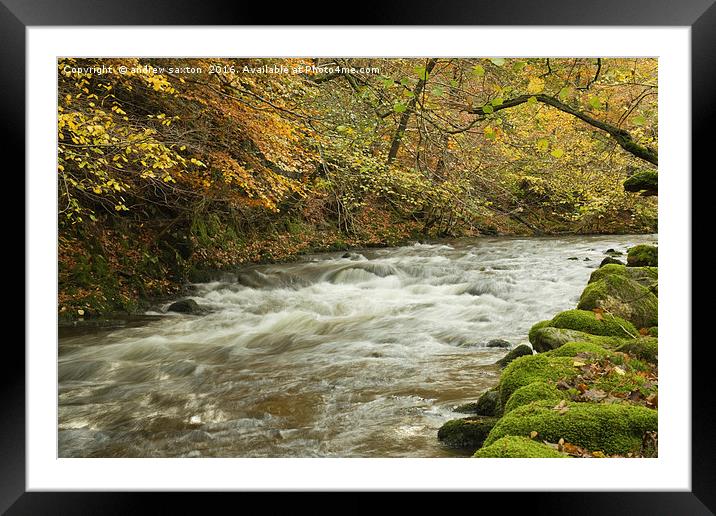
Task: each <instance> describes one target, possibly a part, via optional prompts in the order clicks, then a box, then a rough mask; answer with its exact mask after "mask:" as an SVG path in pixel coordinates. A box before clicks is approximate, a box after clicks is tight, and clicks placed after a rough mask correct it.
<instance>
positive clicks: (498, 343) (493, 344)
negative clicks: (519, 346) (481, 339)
mask: <svg viewBox="0 0 716 516" xmlns="http://www.w3.org/2000/svg"><path fill="white" fill-rule="evenodd" d="M510 346H512V344H510V343H509V342H507V341H506V340H504V339H492V340H490V341H489V342H488V343H487V347H488V348H509V347H510Z"/></svg>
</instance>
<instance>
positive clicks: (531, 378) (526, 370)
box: [499, 354, 577, 406]
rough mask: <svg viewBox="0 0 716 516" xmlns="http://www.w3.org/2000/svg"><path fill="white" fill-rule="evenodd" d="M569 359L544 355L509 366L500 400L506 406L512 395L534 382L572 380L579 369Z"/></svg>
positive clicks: (501, 386)
mask: <svg viewBox="0 0 716 516" xmlns="http://www.w3.org/2000/svg"><path fill="white" fill-rule="evenodd" d="M573 362H574V361H573V360H572V358H569V357H548V356H546V355H544V354H541V355H532V356H527V357H520V358H518V359H516V360H515V361H513V362H512V363H511V364H510V365H508V366H507V367H506V368H505V370H504V372H503V373H502V376H501V377H500V384H499V389H500V400H501V403H502V406H505V404H506V403H507V400H508V399H510V396H512V393H513V392H515V391H516V390H517V389H519V388H520V387H523V386H525V385H529V384H531V383H533V382H549V381H553V382H556V381H558V380H561V379H563V378H571V377H573V376H575V375H576V374H577V369H575V367H574V365H573Z"/></svg>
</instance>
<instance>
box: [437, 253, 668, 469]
mask: <svg viewBox="0 0 716 516" xmlns="http://www.w3.org/2000/svg"><path fill="white" fill-rule="evenodd" d="M628 256H630V257H632V256H638V257H639V258H640V259H642V258H643V259H644V260H645V262H644V263H643V264H642V265H643V266H634V267H631V266H625V265H616V264H605V265H602V267H600V268H599V269H596V270H595V271H594V272H593V273H592V275H591V277H590V280H589V284H588V285H587V287H586V288H585V289H584V292H583V293H582V296H581V298H580V301H579V305H578V307H577V309H575V310H567V311H565V312H561V313H559V314H557V315H555V317H554V318H552V319H551V320H547V321H541V322H538V323H536V324H535V325H534V326H533V327H532V329H531V330H530V332H529V340H530V343H531V344H532V348H533V349H534V350H535V351H536V352H537V353H536V354H533V353H532V351H531V350H530V351H529V352H528V353H526V354H525V355H524V356H520V357H515V358H514V359H512V360H511V361H510V362H509V364H507V365H506V367H505V369H504V371H503V372H502V375H501V377H500V381H499V384H498V385H497V386H496V387H495V388H494V389H492V390H489V391H487V392H486V393H484V394H482V396H481V397H480V398H479V400H478V401H477V402H475V403H471V404H467V405H465V406H464V408H463V410H460V411H461V412H462V411H466V412H470V413H472V414H473V415H472V416H470V417H468V418H463V419H456V420H451V421H448V422H447V423H445V425H443V426H442V427H441V428H440V431H439V432H438V439H440V440H441V441H442V442H443V443H444V444H445V445H446V446H450V447H453V448H463V449H465V450H467V451H468V452H470V453H472V452H474V456H475V457H478V458H485V457H493V458H506V457H542V458H559V457H656V456H657V453H658V432H657V430H658V428H657V425H658V413H657V407H658V374H657V363H658V326H657V321H658V304H657V298H656V295H657V292H658V289H657V285H658V268H657V267H656V265H657V263H658V261H657V248H656V247H654V246H648V245H639V246H635V247H633V248H632V249H630V252H629V255H628ZM646 257H648V258H646ZM631 261H632V260H630V262H631ZM585 300H588V303H587V304H588V305H589V306H588V307H587V306H584V305H585ZM585 308H589V309H585ZM475 450H476V451H475Z"/></svg>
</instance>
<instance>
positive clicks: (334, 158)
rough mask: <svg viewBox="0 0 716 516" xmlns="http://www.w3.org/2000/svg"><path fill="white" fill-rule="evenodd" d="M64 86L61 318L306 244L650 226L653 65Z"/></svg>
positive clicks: (131, 66)
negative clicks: (214, 269) (203, 272)
mask: <svg viewBox="0 0 716 516" xmlns="http://www.w3.org/2000/svg"><path fill="white" fill-rule="evenodd" d="M58 81H59V83H58V84H59V92H58V177H59V180H58V197H59V262H60V263H59V266H60V285H59V292H60V299H59V310H60V312H62V313H65V314H76V313H77V311H78V310H82V311H84V312H86V313H89V314H94V313H101V312H107V311H111V310H117V309H121V310H133V309H135V308H137V306H138V303H139V302H140V301H141V300H142V299H148V298H151V297H155V296H161V295H166V294H169V293H172V292H175V291H176V290H177V289H178V288H179V285H180V284H181V283H182V282H183V281H185V280H186V279H187V278H189V279H200V278H201V275H202V271H205V270H207V269H211V268H222V267H230V266H233V265H236V264H239V263H246V262H252V261H272V260H284V259H290V258H291V257H292V256H294V255H296V254H297V253H300V252H306V251H312V250H328V249H334V250H337V249H345V248H348V247H352V246H364V245H386V244H395V243H399V242H402V241H406V240H408V239H419V238H436V237H444V236H461V235H481V234H554V233H613V232H617V233H620V232H652V231H655V230H656V214H657V212H656V199H655V197H653V196H654V195H656V193H657V191H658V188H657V181H656V177H657V175H656V167H657V163H658V159H657V155H658V152H657V147H658V139H657V134H658V125H657V92H658V85H657V61H656V60H655V59H626V58H625V59H613V58H589V59H587V58H578V59H574V58H564V59H545V58H534V59H524V58H520V59H506V58H491V59H479V58H475V59H462V58H460V59H458V58H420V59H339V58H336V59H206V58H202V59H193V58H192V59H178V58H171V59H149V58H141V59H127V58H121V59H60V60H59V61H58ZM625 181H627V183H626V188H625V186H624V183H625Z"/></svg>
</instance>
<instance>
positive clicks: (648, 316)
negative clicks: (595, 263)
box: [577, 266, 659, 328]
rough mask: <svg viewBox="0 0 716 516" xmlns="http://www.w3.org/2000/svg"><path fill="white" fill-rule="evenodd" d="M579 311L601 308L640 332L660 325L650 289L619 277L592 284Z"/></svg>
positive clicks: (604, 278) (654, 298)
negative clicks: (629, 323) (624, 320)
mask: <svg viewBox="0 0 716 516" xmlns="http://www.w3.org/2000/svg"><path fill="white" fill-rule="evenodd" d="M612 267H616V266H612ZM625 268H626V267H625ZM577 308H578V309H580V310H594V309H595V308H601V309H602V310H605V311H606V312H608V313H609V314H614V315H615V316H617V317H621V318H623V319H626V320H627V321H629V322H631V323H632V324H634V326H635V327H637V328H649V327H651V326H655V325H657V324H658V323H659V300H658V299H657V297H656V296H655V295H654V294H653V293H652V292H651V291H650V290H649V289H648V288H646V287H643V286H641V285H640V284H639V283H637V282H636V281H633V280H631V279H629V278H628V277H627V276H621V275H618V274H607V275H602V276H600V279H599V280H597V281H593V282H590V283H589V284H588V285H587V287H586V288H585V289H584V291H583V292H582V295H581V296H580V298H579V304H578V305H577Z"/></svg>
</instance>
